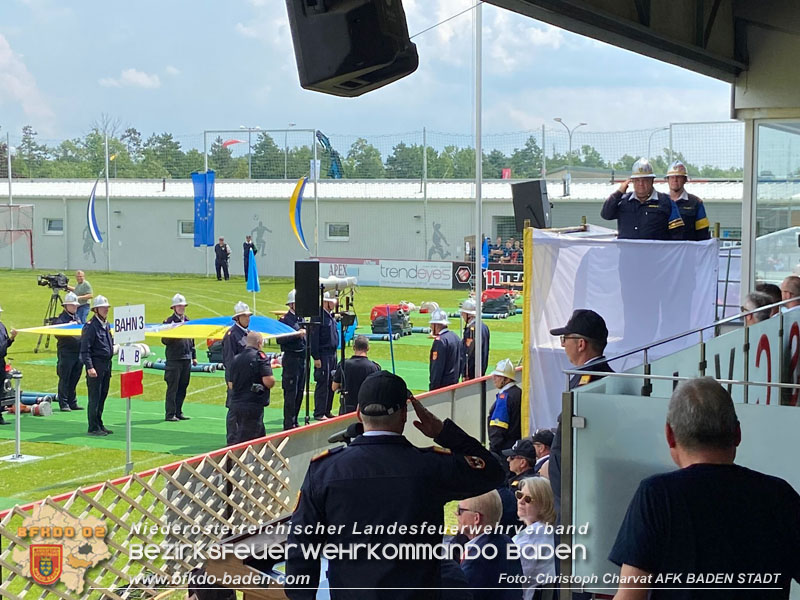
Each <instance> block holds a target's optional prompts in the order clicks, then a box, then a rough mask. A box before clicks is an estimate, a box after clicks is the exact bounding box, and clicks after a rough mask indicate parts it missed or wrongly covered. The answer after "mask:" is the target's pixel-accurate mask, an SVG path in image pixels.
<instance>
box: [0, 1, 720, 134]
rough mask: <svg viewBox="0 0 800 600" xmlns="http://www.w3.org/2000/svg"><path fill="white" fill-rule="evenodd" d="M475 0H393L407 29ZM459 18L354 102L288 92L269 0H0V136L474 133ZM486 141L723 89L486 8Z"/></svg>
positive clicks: (710, 107) (615, 123)
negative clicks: (392, 78) (100, 127)
mask: <svg viewBox="0 0 800 600" xmlns="http://www.w3.org/2000/svg"><path fill="white" fill-rule="evenodd" d="M473 4H474V0H404V1H403V5H404V7H405V11H406V16H407V19H408V28H409V32H410V34H411V35H414V34H416V33H418V32H420V31H422V30H424V29H426V28H428V27H430V26H431V25H434V24H436V23H438V22H440V21H442V20H444V19H447V18H448V17H450V16H452V15H455V14H456V13H458V12H460V11H462V10H464V9H466V8H469V7H470V6H472V5H473ZM472 13H473V11H469V12H467V13H466V14H463V15H461V16H458V17H456V18H454V19H452V20H450V21H448V22H447V23H444V24H443V25H440V26H438V27H436V28H434V29H432V30H431V31H428V32H426V33H422V34H421V35H419V36H418V37H415V38H414V42H415V43H416V44H417V49H418V52H419V60H420V66H419V68H418V70H417V71H416V72H415V73H414V74H412V75H411V76H409V77H407V78H405V79H403V80H400V81H398V82H396V83H393V84H390V85H388V86H386V87H384V88H382V89H380V90H377V91H375V92H372V93H369V94H366V95H364V96H361V97H359V98H337V97H334V96H327V95H324V94H320V93H317V92H310V91H306V90H303V89H302V88H300V84H299V78H298V75H297V68H296V65H295V60H294V53H293V49H292V41H291V36H290V32H289V26H288V19H287V14H286V6H285V2H284V0H225V1H222V0H216V1H211V0H191V1H190V0H169V1H166V2H165V1H164V0H159V1H155V0H138V1H137V2H135V3H109V2H100V1H98V0H80V1H79V2H71V3H67V2H63V0H0V135H4V134H5V132H6V131H11V133H12V136H13V135H15V134H16V135H19V132H20V131H21V129H22V127H23V125H26V124H30V125H32V126H33V128H34V129H35V130H36V131H37V132H38V133H39V136H40V139H41V140H47V139H63V138H73V137H78V136H82V135H84V134H85V133H86V132H88V131H89V130H90V129H91V128H92V125H93V123H96V122H97V121H98V120H99V119H100V118H101V115H104V114H105V115H108V116H109V117H111V118H112V119H114V120H116V121H118V122H119V123H120V125H121V126H122V127H123V128H124V127H129V126H131V127H136V128H137V129H139V131H141V132H142V133H143V134H144V135H145V136H148V135H149V134H150V133H152V132H162V131H167V132H171V133H173V134H176V135H190V134H198V135H202V132H203V130H205V129H237V128H238V127H239V126H240V125H246V126H259V127H261V128H263V129H283V128H286V127H287V126H288V124H289V123H295V124H296V125H295V126H296V127H298V128H318V129H321V130H323V131H325V132H326V133H328V132H333V133H339V134H352V135H367V134H377V133H401V132H406V131H418V130H421V129H422V127H423V126H424V127H426V128H427V129H428V130H432V131H441V132H451V133H464V134H469V133H470V132H472V131H473V130H474V119H473V107H474V100H473V97H474V91H473V76H472V70H473V62H474V61H473V17H472ZM483 57H484V58H483V90H484V91H483V128H484V132H486V133H502V132H511V131H520V130H534V129H538V128H541V126H542V124H543V123H545V124H547V125H548V127H556V128H557V127H559V125H558V124H557V123H553V118H554V117H561V118H563V119H564V121H565V122H566V123H568V124H577V123H579V122H586V123H588V125H587V126H586V127H585V130H587V131H622V130H641V129H648V128H656V127H661V126H664V125H667V124H669V123H670V122H687V121H721V120H727V119H728V118H729V114H730V109H729V106H730V86H729V84H726V83H723V82H720V81H716V80H714V79H711V78H708V77H705V76H702V75H698V74H695V73H692V72H689V71H686V70H684V69H680V68H679V67H674V66H672V65H667V64H664V63H660V62H658V61H656V60H653V59H649V58H645V57H642V56H638V55H636V54H634V53H631V52H627V51H625V50H621V49H618V48H615V47H613V46H609V45H605V44H602V43H600V42H596V41H594V40H591V39H589V38H583V37H581V36H578V35H575V34H572V33H569V32H566V31H564V30H561V29H557V28H555V27H552V26H550V25H547V24H544V23H540V22H537V21H534V20H532V19H528V18H524V17H522V16H519V15H517V14H515V13H512V12H509V11H506V10H503V9H500V8H496V7H494V6H492V5H488V4H485V5H484V7H483Z"/></svg>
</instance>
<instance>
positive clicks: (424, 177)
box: [422, 127, 428, 260]
mask: <svg viewBox="0 0 800 600" xmlns="http://www.w3.org/2000/svg"><path fill="white" fill-rule="evenodd" d="M422 234H423V237H424V238H425V254H424V255H423V257H422V260H426V259H427V258H428V138H427V131H426V130H425V128H424V127H423V128H422Z"/></svg>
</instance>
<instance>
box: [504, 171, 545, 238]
mask: <svg viewBox="0 0 800 600" xmlns="http://www.w3.org/2000/svg"><path fill="white" fill-rule="evenodd" d="M511 197H512V198H513V200H514V219H515V220H516V225H517V231H522V229H523V228H524V226H525V219H530V222H531V227H536V228H537V229H545V228H547V227H550V209H551V208H552V206H551V205H550V201H549V200H548V199H547V182H546V181H545V180H544V179H534V180H533V181H523V182H521V183H512V184H511Z"/></svg>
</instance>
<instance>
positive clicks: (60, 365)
mask: <svg viewBox="0 0 800 600" xmlns="http://www.w3.org/2000/svg"><path fill="white" fill-rule="evenodd" d="M61 304H62V306H63V307H64V310H63V311H61V314H60V315H58V316H57V317H56V318H55V320H54V321H53V325H60V324H62V323H77V322H78V319H77V311H78V297H77V296H76V295H75V294H74V293H72V292H69V293H67V295H66V296H64V302H62V303H61ZM57 340H58V341H57V344H58V362H57V363H56V373H57V374H58V406H59V408H61V412H70V411H73V410H83V407H82V406H78V400H77V398H76V396H75V388H76V387H77V385H78V381H80V379H81V372H82V371H83V364H82V363H81V359H80V352H81V338H80V337H79V336H74V335H60V336H58V338H57Z"/></svg>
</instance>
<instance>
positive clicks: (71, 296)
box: [61, 292, 79, 306]
mask: <svg viewBox="0 0 800 600" xmlns="http://www.w3.org/2000/svg"><path fill="white" fill-rule="evenodd" d="M67 304H79V302H78V296H76V295H75V293H74V292H67V295H66V296H64V301H63V302H62V303H61V305H62V306H66V305H67Z"/></svg>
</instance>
